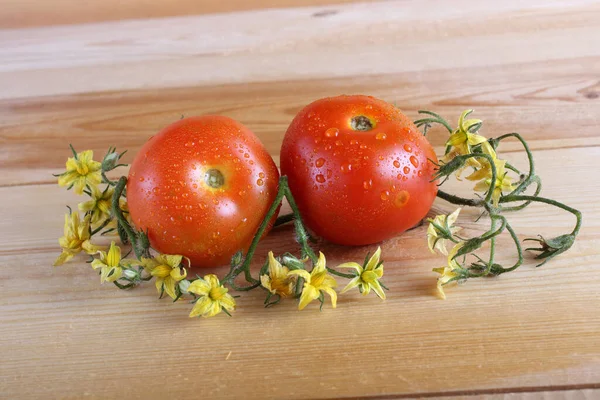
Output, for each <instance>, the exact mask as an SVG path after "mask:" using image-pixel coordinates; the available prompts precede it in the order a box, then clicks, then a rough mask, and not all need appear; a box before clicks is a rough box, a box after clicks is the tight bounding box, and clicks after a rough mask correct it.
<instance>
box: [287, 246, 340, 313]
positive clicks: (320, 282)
mask: <svg viewBox="0 0 600 400" xmlns="http://www.w3.org/2000/svg"><path fill="white" fill-rule="evenodd" d="M289 274H290V275H297V276H299V277H301V278H304V281H305V282H304V288H303V289H302V295H301V296H300V304H298V309H299V310H302V309H304V307H306V306H307V305H308V303H310V302H311V301H313V300H316V299H321V302H322V301H323V300H322V296H323V294H322V293H321V292H325V293H327V294H328V295H329V296H330V297H331V305H332V306H333V308H335V307H336V303H337V293H336V292H335V290H333V288H334V287H336V286H337V282H336V281H335V278H334V277H333V276H331V275H329V274H327V269H326V267H325V256H324V255H323V253H321V252H319V260H318V261H317V263H316V264H315V265H314V266H313V269H312V271H311V272H310V273H308V271H306V270H304V269H295V270H293V271H290V272H289Z"/></svg>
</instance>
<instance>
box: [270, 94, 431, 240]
mask: <svg viewBox="0 0 600 400" xmlns="http://www.w3.org/2000/svg"><path fill="white" fill-rule="evenodd" d="M428 159H430V160H433V161H435V162H437V157H436V155H435V152H434V151H433V148H432V147H431V145H430V144H429V142H428V141H427V139H425V137H424V136H423V134H421V132H419V130H418V129H417V128H416V127H415V125H414V124H413V123H412V122H411V120H410V119H408V118H407V117H406V116H405V115H404V114H402V113H401V112H400V111H399V110H398V109H397V108H396V107H394V106H392V105H391V104H388V103H386V102H384V101H382V100H378V99H375V98H373V97H370V96H369V97H368V96H338V97H331V98H325V99H321V100H317V101H315V102H314V103H311V104H309V105H308V106H306V107H305V108H304V109H302V110H301V111H300V112H299V113H298V115H296V117H295V118H294V120H293V121H292V123H291V125H290V126H289V128H288V130H287V133H286V134H285V137H284V139H283V145H282V147H281V174H282V175H287V176H288V179H289V185H290V189H291V191H292V194H293V195H294V197H295V199H296V202H297V203H298V207H299V209H300V213H301V214H302V217H303V219H304V221H305V222H306V225H307V226H308V227H309V228H310V229H311V230H312V231H314V233H316V234H317V235H319V236H321V237H323V238H325V239H327V240H329V241H331V242H333V243H338V244H343V245H364V244H370V243H376V242H380V241H382V240H385V239H388V238H390V237H393V236H395V235H397V234H399V233H401V232H404V231H405V230H407V229H408V228H411V227H412V226H414V225H416V224H417V223H418V222H419V221H420V220H421V219H422V218H423V217H425V215H426V214H427V212H428V211H429V209H430V207H431V204H432V203H433V200H434V199H435V197H436V194H437V186H436V183H435V182H430V180H431V177H432V175H433V172H434V165H433V163H432V162H431V161H429V160H428Z"/></svg>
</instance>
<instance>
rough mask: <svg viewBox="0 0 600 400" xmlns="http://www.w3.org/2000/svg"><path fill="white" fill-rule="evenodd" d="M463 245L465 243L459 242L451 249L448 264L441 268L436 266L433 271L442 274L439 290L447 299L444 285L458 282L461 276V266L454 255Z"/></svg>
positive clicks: (442, 296)
mask: <svg viewBox="0 0 600 400" xmlns="http://www.w3.org/2000/svg"><path fill="white" fill-rule="evenodd" d="M462 246H463V243H458V244H457V245H456V246H454V247H453V248H452V250H450V254H448V265H447V266H444V267H440V268H434V269H433V271H434V272H437V273H438V274H440V276H439V277H438V279H437V290H438V293H439V295H440V297H441V298H442V299H446V293H444V286H446V285H448V284H451V283H452V284H455V283H457V279H456V278H458V277H460V276H461V270H462V268H461V266H460V265H459V264H458V262H457V261H456V260H455V259H454V256H455V255H456V253H457V252H458V250H459V249H460V248H461V247H462Z"/></svg>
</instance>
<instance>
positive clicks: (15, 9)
mask: <svg viewBox="0 0 600 400" xmlns="http://www.w3.org/2000/svg"><path fill="white" fill-rule="evenodd" d="M356 1H358V0H258V1H257V0H253V1H248V0H227V1H214V0H169V1H168V2H166V1H154V0H128V1H126V2H123V1H119V0H88V1H79V0H56V1H53V2H28V1H20V0H2V1H0V7H1V8H2V13H1V14H0V27H1V28H24V27H36V26H48V25H71V24H83V23H94V22H104V21H116V20H124V19H149V18H163V17H171V16H179V15H197V14H210V13H224V12H233V11H243V10H256V9H262V8H283V7H300V6H317V5H327V6H328V7H329V10H324V11H321V12H317V13H316V15H315V16H316V17H325V16H327V15H331V14H332V13H335V8H336V5H337V4H343V3H351V2H356Z"/></svg>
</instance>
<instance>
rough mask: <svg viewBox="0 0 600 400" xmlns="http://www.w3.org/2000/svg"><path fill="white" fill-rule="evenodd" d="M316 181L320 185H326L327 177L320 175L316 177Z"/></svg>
mask: <svg viewBox="0 0 600 400" xmlns="http://www.w3.org/2000/svg"><path fill="white" fill-rule="evenodd" d="M315 179H316V180H317V182H319V183H324V182H325V177H324V176H323V175H322V174H319V175H317V176H316V177H315Z"/></svg>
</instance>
